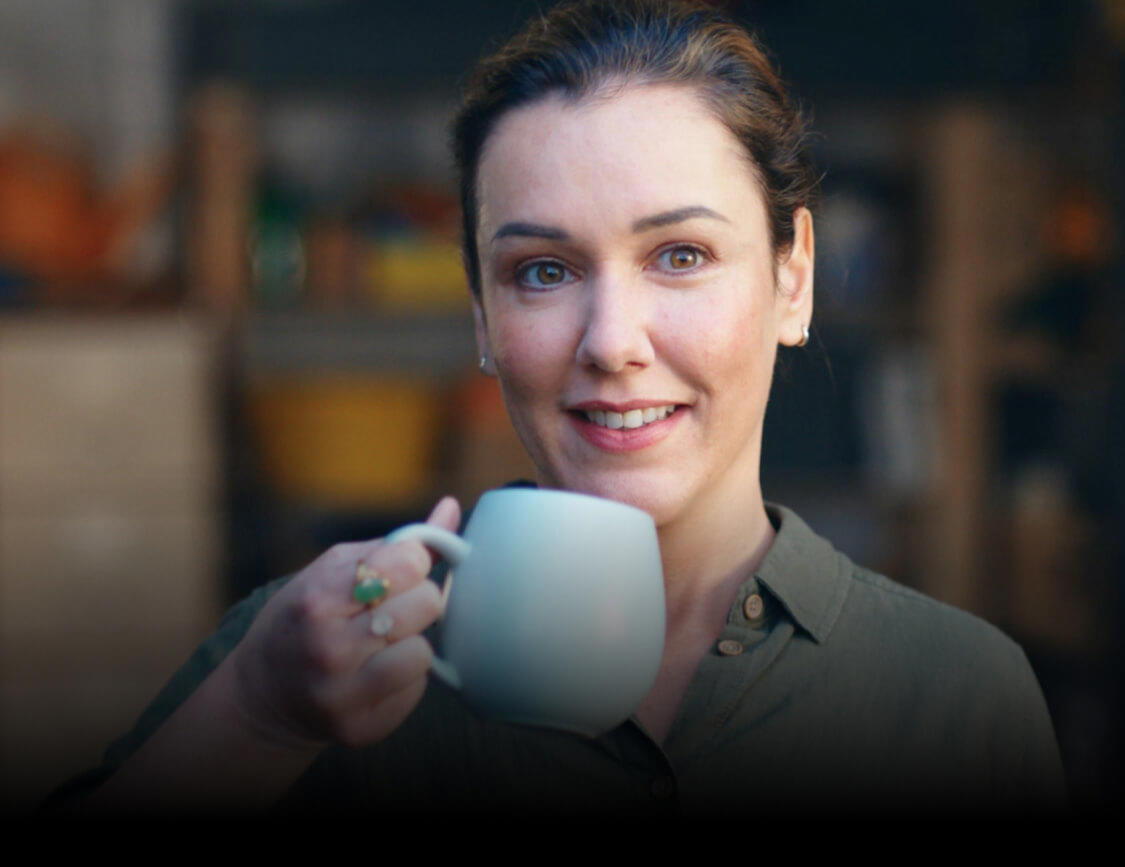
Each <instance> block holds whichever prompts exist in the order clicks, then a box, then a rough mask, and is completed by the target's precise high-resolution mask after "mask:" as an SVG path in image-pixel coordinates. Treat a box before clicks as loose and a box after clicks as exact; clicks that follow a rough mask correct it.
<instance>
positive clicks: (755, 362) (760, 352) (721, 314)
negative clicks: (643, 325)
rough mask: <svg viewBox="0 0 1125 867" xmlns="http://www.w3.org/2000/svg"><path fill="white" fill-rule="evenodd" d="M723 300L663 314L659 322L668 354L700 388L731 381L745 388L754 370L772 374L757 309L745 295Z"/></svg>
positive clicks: (761, 315)
mask: <svg viewBox="0 0 1125 867" xmlns="http://www.w3.org/2000/svg"><path fill="white" fill-rule="evenodd" d="M746 291H747V290H744V289H743V290H740V292H741V293H746ZM726 298H727V302H728V303H722V301H721V300H719V299H716V298H711V299H709V300H708V301H707V303H702V304H699V303H695V304H690V305H684V306H683V307H682V308H681V309H679V310H669V311H667V312H666V316H665V317H664V321H663V323H662V331H663V333H664V334H665V335H666V341H665V346H666V347H667V352H668V353H669V355H672V356H675V357H677V358H679V359H681V361H682V363H683V364H685V365H686V366H688V367H690V368H694V372H695V374H696V375H698V376H699V377H700V379H701V380H702V381H703V382H702V383H701V384H703V385H704V386H705V387H708V386H710V387H714V388H720V387H722V388H727V387H729V386H730V379H732V378H734V379H737V380H738V381H739V382H738V384H739V385H740V386H743V387H746V386H749V385H750V384H751V381H752V380H753V378H755V377H756V375H757V373H758V371H759V370H765V371H768V370H772V360H771V358H770V347H771V342H770V339H769V334H768V331H769V323H768V321H767V317H766V316H765V314H764V312H763V310H762V309H761V308H760V307H759V306H756V305H754V304H753V303H752V299H751V298H750V297H748V296H747V295H745V294H735V293H731V294H729V295H726Z"/></svg>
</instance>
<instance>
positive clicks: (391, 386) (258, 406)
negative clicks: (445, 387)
mask: <svg viewBox="0 0 1125 867" xmlns="http://www.w3.org/2000/svg"><path fill="white" fill-rule="evenodd" d="M247 400H248V408H249V411H250V417H251V420H252V423H253V426H254V435H255V440H256V443H257V445H258V449H259V454H260V456H261V460H262V465H263V467H264V469H265V471H266V474H267V476H268V477H269V479H270V482H271V483H272V485H273V486H274V488H275V489H276V490H277V492H278V493H279V494H281V495H282V496H284V497H286V498H288V499H292V500H296V501H301V502H305V503H311V504H315V505H320V506H324V507H329V508H332V507H338V508H341V507H342V508H365V509H375V510H380V509H383V510H386V509H397V508H402V507H403V506H407V505H413V504H416V503H418V502H419V501H421V500H423V499H425V497H427V496H428V495H429V494H430V493H431V491H430V488H431V487H432V485H433V481H434V475H435V469H434V468H435V463H436V461H435V455H436V446H437V441H438V434H439V431H440V414H441V406H442V401H441V398H440V394H438V393H435V392H434V391H433V389H432V388H431V387H430V386H428V385H427V384H426V383H423V382H418V381H416V380H413V379H409V378H401V377H388V376H386V375H379V376H378V377H375V376H370V377H365V376H346V375H325V376H316V377H308V378H302V379H279V380H276V381H270V382H261V383H258V384H256V385H253V386H251V388H250V391H249V394H248V397H247Z"/></svg>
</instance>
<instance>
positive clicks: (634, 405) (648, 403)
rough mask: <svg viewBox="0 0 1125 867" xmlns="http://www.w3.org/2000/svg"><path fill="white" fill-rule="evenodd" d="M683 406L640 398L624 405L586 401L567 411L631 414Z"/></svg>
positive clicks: (677, 403)
mask: <svg viewBox="0 0 1125 867" xmlns="http://www.w3.org/2000/svg"><path fill="white" fill-rule="evenodd" d="M682 405H683V404H681V403H680V402H679V401H677V400H647V399H645V398H638V399H636V400H627V401H624V402H623V403H614V402H613V401H609V400H585V401H582V402H581V403H573V404H569V405H568V406H567V407H566V409H567V410H568V411H569V412H590V411H592V410H595V409H600V410H604V411H606V412H621V413H625V412H629V410H632V409H648V408H649V407H657V406H674V407H676V408H677V409H679V408H680V407H681V406H682Z"/></svg>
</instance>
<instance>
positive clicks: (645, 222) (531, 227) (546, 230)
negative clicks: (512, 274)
mask: <svg viewBox="0 0 1125 867" xmlns="http://www.w3.org/2000/svg"><path fill="white" fill-rule="evenodd" d="M697 217H706V218H708V219H712V220H722V221H723V222H724V223H729V222H730V220H728V219H727V218H726V217H724V216H723V215H722V214H720V213H718V212H717V211H712V210H711V209H710V208H705V207H703V206H702V205H689V206H687V207H685V208H676V209H675V210H672V211H661V212H660V213H659V214H653V215H652V216H650V217H641V218H640V219H639V220H637V221H636V222H635V223H633V226H632V228H633V232H635V233H636V232H645V231H648V230H649V229H657V228H660V227H661V226H670V225H672V224H674V223H682V222H684V221H685V220H693V219H696V218H697ZM513 236H517V237H523V238H546V239H548V240H550V241H569V240H570V235H569V234H568V233H567V232H564V231H563V230H562V229H559V228H557V227H555V226H544V225H541V224H539V223H521V222H514V223H505V224H504V225H502V226H501V227H500V228H499V229H497V230H496V234H495V235H493V236H492V243H494V244H495V243H496V242H497V241H499V240H500V239H501V238H509V237H513Z"/></svg>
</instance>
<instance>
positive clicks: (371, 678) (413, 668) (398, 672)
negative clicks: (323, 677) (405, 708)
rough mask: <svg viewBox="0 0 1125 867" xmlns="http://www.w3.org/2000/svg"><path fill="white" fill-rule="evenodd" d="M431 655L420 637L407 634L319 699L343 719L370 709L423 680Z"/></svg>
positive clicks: (336, 683)
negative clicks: (413, 682)
mask: <svg viewBox="0 0 1125 867" xmlns="http://www.w3.org/2000/svg"><path fill="white" fill-rule="evenodd" d="M433 656H434V652H433V649H432V648H431V647H430V643H429V642H428V641H426V639H425V638H423V637H422V636H421V635H411V636H408V637H406V638H404V639H403V640H402V641H399V642H396V643H394V644H390V645H388V646H387V647H386V648H385V649H383V650H380V651H379V652H378V653H373V654H371V655H370V656H368V658H367V660H366V662H364V663H363V664H362V665H360V666H359V667H358V668H357V669H356V670H355V672H354V673H353V674H352V675H351V676H350V677H348V678H347V679H345V680H339V681H337V682H335V683H333V684H331V685H330V686H328V687H327V689H326V690H325V692H324V693H323V694H322V696H321V699H322V701H323V704H324V705H325V706H326V707H329V708H332V709H333V710H332V713H333V716H335V717H336V718H337V719H338V720H346V719H348V718H350V717H352V716H353V715H354V714H356V713H359V712H362V711H365V710H366V709H368V708H371V707H374V706H375V705H377V704H378V703H379V702H380V701H382V700H383V699H385V698H386V697H387V696H389V695H393V694H394V693H396V692H398V691H399V690H402V689H405V688H406V687H407V686H408V685H409V684H410V683H411V682H412V681H414V680H417V679H425V677H426V673H427V672H428V671H429V668H430V661H431V660H432V659H433Z"/></svg>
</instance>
